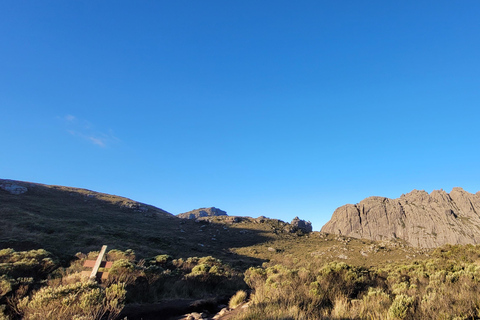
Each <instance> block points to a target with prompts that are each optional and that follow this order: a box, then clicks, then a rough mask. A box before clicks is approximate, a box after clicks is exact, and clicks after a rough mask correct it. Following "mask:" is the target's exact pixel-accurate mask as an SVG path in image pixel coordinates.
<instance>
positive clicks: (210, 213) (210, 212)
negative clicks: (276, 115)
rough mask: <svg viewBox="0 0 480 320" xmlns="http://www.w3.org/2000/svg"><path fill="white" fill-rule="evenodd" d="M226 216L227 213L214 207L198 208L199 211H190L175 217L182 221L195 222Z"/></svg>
mask: <svg viewBox="0 0 480 320" xmlns="http://www.w3.org/2000/svg"><path fill="white" fill-rule="evenodd" d="M226 215H227V213H226V212H225V211H223V210H220V209H218V208H215V207H210V208H200V209H196V210H192V211H189V212H185V213H180V214H178V215H177V217H179V218H182V219H193V220H195V219H198V218H201V217H216V216H226Z"/></svg>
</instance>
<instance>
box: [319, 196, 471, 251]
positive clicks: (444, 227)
mask: <svg viewBox="0 0 480 320" xmlns="http://www.w3.org/2000/svg"><path fill="white" fill-rule="evenodd" d="M321 231H323V232H327V233H334V234H341V235H344V236H349V237H354V238H365V239H371V240H385V239H395V238H399V239H403V240H404V241H406V242H407V243H408V244H410V245H412V246H415V247H422V248H434V247H438V246H441V245H444V244H477V243H480V192H477V193H476V194H471V193H469V192H466V191H465V190H463V189H462V188H453V190H452V191H451V192H450V194H448V193H446V192H445V191H443V190H434V191H433V192H432V193H430V194H428V193H427V192H425V191H419V190H413V191H412V192H410V193H408V194H404V195H402V196H401V197H400V198H398V199H388V198H384V197H369V198H366V199H364V200H362V201H361V202H360V203H358V204H355V205H352V204H347V205H344V206H342V207H340V208H338V209H336V210H335V212H334V213H333V215H332V218H331V220H330V221H329V222H328V223H327V224H325V225H324V226H323V228H322V230H321Z"/></svg>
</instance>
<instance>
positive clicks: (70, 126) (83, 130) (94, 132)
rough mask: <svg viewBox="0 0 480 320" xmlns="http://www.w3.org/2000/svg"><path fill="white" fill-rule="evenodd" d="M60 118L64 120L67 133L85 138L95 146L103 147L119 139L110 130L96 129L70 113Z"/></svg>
mask: <svg viewBox="0 0 480 320" xmlns="http://www.w3.org/2000/svg"><path fill="white" fill-rule="evenodd" d="M61 119H62V120H63V121H64V123H65V126H66V129H67V132H68V133H69V134H71V135H72V136H75V137H79V138H81V139H83V140H86V141H88V142H90V143H92V144H94V145H96V146H99V147H102V148H105V147H107V146H109V145H112V144H114V143H117V142H119V141H120V139H118V138H117V137H116V136H115V135H114V134H113V131H112V130H110V129H109V130H107V131H101V130H98V129H96V128H95V127H94V126H93V125H92V123H91V122H89V121H86V120H83V119H79V118H77V117H76V116H73V115H71V114H69V115H66V116H64V117H62V118H61Z"/></svg>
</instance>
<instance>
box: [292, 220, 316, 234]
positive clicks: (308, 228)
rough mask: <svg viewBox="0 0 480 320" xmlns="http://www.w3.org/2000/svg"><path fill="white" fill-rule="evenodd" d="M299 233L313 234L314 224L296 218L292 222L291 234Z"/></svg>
mask: <svg viewBox="0 0 480 320" xmlns="http://www.w3.org/2000/svg"><path fill="white" fill-rule="evenodd" d="M297 231H302V232H303V233H309V232H312V223H311V222H310V221H305V220H302V219H300V218H299V217H295V218H294V219H293V220H292V222H290V232H297Z"/></svg>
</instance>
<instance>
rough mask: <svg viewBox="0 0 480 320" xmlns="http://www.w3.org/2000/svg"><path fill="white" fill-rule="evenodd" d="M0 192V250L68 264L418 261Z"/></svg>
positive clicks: (358, 247)
mask: <svg viewBox="0 0 480 320" xmlns="http://www.w3.org/2000/svg"><path fill="white" fill-rule="evenodd" d="M1 185H3V188H2V187H0V249H1V248H13V249H15V250H30V249H40V248H41V249H45V250H48V251H50V252H52V253H54V254H55V255H57V256H60V257H62V256H66V257H68V256H73V255H74V254H75V253H77V252H90V251H97V250H99V249H100V247H101V246H102V245H104V244H106V245H108V246H109V248H110V249H119V250H127V249H132V250H134V251H135V252H136V254H137V256H138V257H140V258H141V257H151V256H156V255H158V254H169V255H171V256H173V257H176V258H180V257H184V258H185V257H192V256H214V257H216V258H218V259H221V260H222V261H225V262H227V263H230V264H232V265H235V266H238V267H240V268H248V267H249V266H251V265H258V264H262V263H264V262H267V261H271V262H272V263H279V262H280V261H287V260H291V261H292V263H293V261H296V263H298V264H301V263H303V261H311V260H312V259H314V260H315V261H316V262H318V263H320V262H322V261H327V262H328V261H333V260H336V259H337V260H338V259H341V260H344V261H346V262H349V263H356V264H361V265H371V264H374V263H381V262H382V261H390V260H397V259H400V260H403V259H408V257H410V256H412V255H417V256H419V254H421V252H419V251H418V250H415V249H413V248H408V247H406V246H405V245H404V244H403V243H402V242H398V241H397V242H386V244H385V243H375V242H372V241H365V240H356V239H350V238H347V237H343V236H340V237H339V236H336V235H328V234H324V233H319V232H312V233H303V232H302V231H300V230H299V231H296V232H292V230H295V228H292V225H291V224H289V223H285V222H283V221H281V220H278V219H269V218H265V217H258V218H256V219H255V218H250V217H234V216H212V217H201V218H198V219H196V220H190V219H180V218H178V217H176V216H174V215H171V214H170V213H168V212H166V211H164V210H162V209H159V208H156V207H153V206H149V205H146V204H143V203H139V202H136V201H133V200H130V199H127V198H123V197H118V196H114V195H108V194H104V193H98V192H94V191H90V190H85V189H78V188H71V187H61V186H49V185H42V184H36V183H29V182H21V181H11V180H0V186H1ZM5 186H10V187H8V188H5ZM12 186H14V187H12ZM15 186H16V187H15ZM4 189H7V190H4ZM12 190H13V193H12ZM15 190H17V191H18V192H17V191H15ZM395 248H397V249H398V250H397V249H395ZM378 252H380V253H378ZM339 257H340V258H339Z"/></svg>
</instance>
